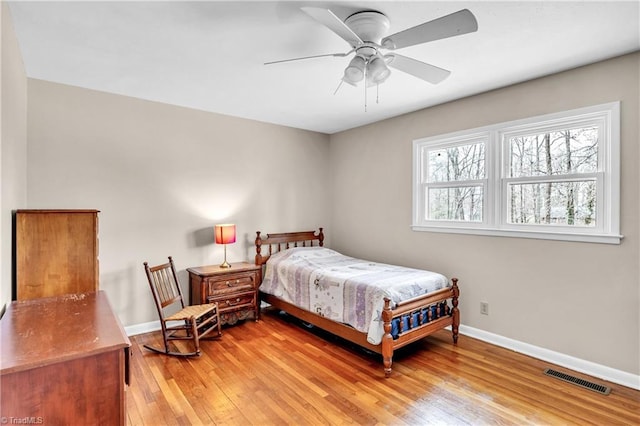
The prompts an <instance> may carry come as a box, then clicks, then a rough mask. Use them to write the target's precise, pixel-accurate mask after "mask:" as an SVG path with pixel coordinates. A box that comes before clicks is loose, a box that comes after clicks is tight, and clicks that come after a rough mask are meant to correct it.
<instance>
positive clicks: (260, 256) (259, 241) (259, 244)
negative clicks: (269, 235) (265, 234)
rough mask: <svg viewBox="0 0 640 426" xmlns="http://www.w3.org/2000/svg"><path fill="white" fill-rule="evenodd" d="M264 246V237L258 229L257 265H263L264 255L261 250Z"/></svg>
mask: <svg viewBox="0 0 640 426" xmlns="http://www.w3.org/2000/svg"><path fill="white" fill-rule="evenodd" d="M260 246H262V238H261V237H260V231H256V265H262V255H260V250H261V247H260Z"/></svg>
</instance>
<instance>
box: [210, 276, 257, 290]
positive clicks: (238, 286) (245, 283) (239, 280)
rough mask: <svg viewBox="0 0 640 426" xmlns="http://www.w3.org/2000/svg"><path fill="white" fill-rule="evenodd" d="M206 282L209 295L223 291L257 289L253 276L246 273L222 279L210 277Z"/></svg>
mask: <svg viewBox="0 0 640 426" xmlns="http://www.w3.org/2000/svg"><path fill="white" fill-rule="evenodd" d="M206 281H207V285H208V286H209V294H213V293H215V292H218V291H225V290H233V291H244V290H252V289H255V288H256V287H257V283H256V282H255V281H256V277H255V274H247V273H244V274H235V275H232V274H228V275H225V276H223V277H210V278H207V280H206Z"/></svg>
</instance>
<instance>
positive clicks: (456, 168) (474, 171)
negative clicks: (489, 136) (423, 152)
mask: <svg viewBox="0 0 640 426" xmlns="http://www.w3.org/2000/svg"><path fill="white" fill-rule="evenodd" d="M426 171H427V174H428V176H427V181H429V182H438V183H439V182H443V183H444V182H469V183H470V184H469V185H461V184H458V185H455V186H439V187H432V188H430V189H429V190H428V196H427V197H426V199H427V202H428V205H429V208H428V212H429V213H428V215H429V219H432V220H459V221H472V222H479V221H482V203H483V190H482V186H480V185H473V183H474V181H477V180H481V179H484V177H485V144H484V143H473V144H469V145H460V146H454V147H447V148H443V149H435V150H433V151H428V153H427V168H426Z"/></svg>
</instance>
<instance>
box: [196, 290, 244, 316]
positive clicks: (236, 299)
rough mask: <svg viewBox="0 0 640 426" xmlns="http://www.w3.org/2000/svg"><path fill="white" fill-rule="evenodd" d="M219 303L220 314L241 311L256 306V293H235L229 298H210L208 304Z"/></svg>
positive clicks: (228, 296)
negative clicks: (227, 311) (235, 310)
mask: <svg viewBox="0 0 640 426" xmlns="http://www.w3.org/2000/svg"><path fill="white" fill-rule="evenodd" d="M214 302H218V308H220V312H223V311H225V310H228V309H240V308H246V307H253V306H256V292H255V291H248V292H246V293H234V294H229V295H227V296H222V297H220V296H217V295H216V296H209V297H207V303H214Z"/></svg>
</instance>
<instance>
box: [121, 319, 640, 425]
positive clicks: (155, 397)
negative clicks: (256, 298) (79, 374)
mask: <svg viewBox="0 0 640 426" xmlns="http://www.w3.org/2000/svg"><path fill="white" fill-rule="evenodd" d="M223 333H224V335H223V337H222V339H221V340H217V341H215V340H214V341H204V342H202V350H203V353H202V355H201V356H200V357H199V358H189V359H184V358H183V359H180V358H174V357H168V356H164V355H158V354H154V353H152V352H150V351H148V350H146V349H144V348H143V347H142V345H143V344H145V343H152V344H157V345H160V344H161V337H160V333H159V332H156V333H149V334H144V335H139V336H134V337H132V338H131V342H132V354H133V358H132V363H131V375H132V378H131V386H130V387H129V389H128V391H127V418H128V424H129V425H160V424H167V425H188V424H225V425H272V424H274V425H276V424H277V425H279V424H295V425H306V424H324V425H341V424H363V425H374V424H376V425H380V424H387V425H418V424H420V425H428V424H446V425H488V424H491V425H494V424H516V425H525V424H536V425H565V424H581V425H584V424H596V425H615V424H619V425H638V424H640V391H635V390H632V389H629V388H626V387H624V386H619V385H616V384H612V383H608V382H604V381H602V380H600V379H595V378H590V377H588V376H585V375H582V374H579V373H573V372H571V371H567V370H566V369H563V368H562V367H558V366H553V365H550V364H548V363H546V362H543V361H539V360H536V359H534V358H530V357H527V356H524V355H520V354H518V353H515V352H512V351H509V350H506V349H502V348H499V347H496V346H492V345H489V344H487V343H484V342H480V341H478V340H475V339H472V338H469V337H466V336H460V339H459V341H458V345H457V346H454V345H453V344H452V343H451V335H450V333H449V332H446V331H441V332H438V333H436V334H434V335H433V336H430V337H428V338H427V339H424V340H422V341H420V342H417V343H416V344H414V345H412V346H410V347H407V348H403V349H402V350H400V351H397V352H396V354H395V356H394V364H393V373H392V376H391V378H389V379H385V378H384V372H383V370H382V363H381V360H380V358H379V356H378V355H375V354H370V353H367V352H365V351H363V350H362V349H358V348H355V347H353V346H350V345H349V344H348V343H346V342H344V341H342V340H338V339H337V338H335V337H332V336H329V335H327V334H325V333H323V332H321V331H320V330H313V331H310V330H308V329H307V328H305V327H304V326H303V325H301V324H300V323H299V322H297V321H295V320H294V319H292V318H290V317H283V316H281V315H279V314H278V313H277V312H274V311H264V314H263V315H262V316H261V320H260V321H259V322H257V323H256V322H254V321H246V322H244V323H241V324H238V325H236V326H232V327H226V328H224V329H223ZM180 343H182V342H179V344H180ZM184 349H186V348H184ZM545 368H553V369H555V370H558V371H561V372H565V373H570V374H574V375H576V376H578V377H581V378H584V379H587V380H591V381H594V382H596V383H601V384H604V385H606V386H609V387H610V388H611V389H612V390H611V394H610V395H608V396H604V395H600V394H598V393H596V392H593V391H591V390H587V389H582V388H580V387H577V386H575V385H572V384H569V383H565V382H563V381H560V380H558V379H555V378H552V377H548V376H545V375H544V374H543V371H544V369H545Z"/></svg>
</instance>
